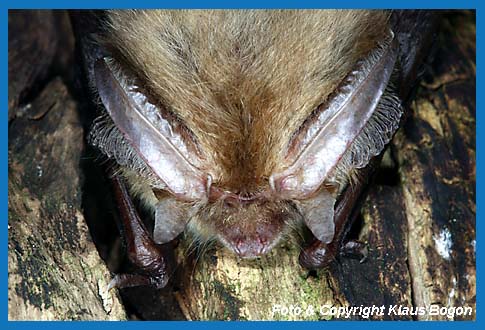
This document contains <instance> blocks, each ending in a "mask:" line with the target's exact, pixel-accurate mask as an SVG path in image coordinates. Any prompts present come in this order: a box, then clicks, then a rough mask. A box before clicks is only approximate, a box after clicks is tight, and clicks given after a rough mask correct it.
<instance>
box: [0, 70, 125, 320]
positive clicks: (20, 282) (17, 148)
mask: <svg viewBox="0 0 485 330" xmlns="http://www.w3.org/2000/svg"><path fill="white" fill-rule="evenodd" d="M31 110H32V111H30V112H29V114H26V115H25V116H23V117H22V118H17V119H15V120H14V121H13V122H12V123H11V125H10V128H9V238H8V250H9V254H8V261H9V279H8V296H9V303H8V317H9V319H10V320H73V319H74V320H108V319H111V320H119V319H124V318H125V317H126V316H125V313H124V310H123V307H122V305H121V304H120V302H119V299H118V297H117V296H116V295H113V292H111V293H107V292H106V287H107V285H108V281H109V279H110V273H109V272H108V270H107V269H106V266H105V265H104V263H103V262H102V260H101V259H100V258H99V255H98V252H97V250H96V247H95V246H94V244H93V242H92V240H91V238H90V235H89V230H88V227H87V225H86V223H85V221H84V217H83V213H82V209H81V194H82V191H81V177H82V176H81V172H80V167H79V161H80V157H81V152H82V148H83V142H82V141H83V129H82V126H81V123H80V121H79V114H78V112H77V108H76V104H75V103H74V101H73V100H72V98H71V97H70V95H69V93H68V92H67V89H66V87H65V86H64V85H63V84H62V82H61V81H60V80H59V79H55V80H53V81H52V82H51V83H49V85H48V86H47V87H46V88H45V89H44V90H43V91H42V93H41V94H40V95H39V96H38V97H37V98H36V99H35V101H33V103H32V104H31Z"/></svg>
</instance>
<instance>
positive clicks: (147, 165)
mask: <svg viewBox="0 0 485 330" xmlns="http://www.w3.org/2000/svg"><path fill="white" fill-rule="evenodd" d="M94 73H95V74H94V75H95V83H96V87H97V89H98V93H99V96H100V99H101V101H102V103H103V105H104V107H105V108H106V111H107V113H108V115H109V119H110V123H111V125H109V124H108V125H106V123H104V125H97V126H96V124H95V126H94V127H93V129H92V131H91V132H92V133H91V136H90V140H91V143H92V144H93V145H95V146H98V147H99V148H100V149H101V150H102V151H103V152H104V153H105V154H106V155H108V156H111V157H113V158H115V160H116V161H117V162H118V163H119V164H120V165H123V166H128V167H130V168H132V169H133V170H135V171H137V172H138V173H140V174H142V175H145V176H148V177H151V178H155V180H154V181H157V183H155V185H156V186H158V188H160V189H166V190H168V191H169V192H170V193H172V194H173V195H174V196H176V197H177V198H179V199H181V200H187V201H195V200H205V199H207V190H206V188H207V186H208V182H207V181H208V175H207V174H205V173H203V172H202V171H201V170H200V169H199V167H200V166H201V163H202V157H201V155H200V153H199V152H198V150H197V148H196V146H195V144H194V141H192V140H191V139H190V137H189V134H188V133H187V131H186V130H184V127H183V124H182V123H181V122H180V121H177V120H176V119H174V118H170V116H167V115H166V113H165V112H163V109H161V108H160V107H157V106H155V105H154V104H153V103H151V102H150V101H149V100H148V98H147V96H146V95H144V94H143V93H142V92H141V91H140V88H139V87H138V86H137V85H136V84H135V83H134V81H133V80H130V79H129V78H128V77H127V75H126V74H124V73H123V71H122V70H121V68H120V66H119V65H118V64H117V63H116V62H114V61H113V60H112V59H109V58H104V59H99V60H98V61H97V62H96V63H95V65H94ZM98 123H99V121H98ZM107 141H110V143H106V142H107ZM113 141H114V142H113ZM120 150H121V151H120Z"/></svg>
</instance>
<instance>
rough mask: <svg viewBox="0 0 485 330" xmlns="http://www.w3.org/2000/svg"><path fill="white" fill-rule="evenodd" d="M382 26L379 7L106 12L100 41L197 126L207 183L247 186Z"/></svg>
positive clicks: (246, 189)
mask: <svg viewBox="0 0 485 330" xmlns="http://www.w3.org/2000/svg"><path fill="white" fill-rule="evenodd" d="M386 24H387V15H386V14H385V13H383V12H380V11H348V10H343V11H335V10H305V11H293V10H283V11H270V10H250V11H248V10H237V11H227V10H226V11H218V10H190V11H181V10H176V11H112V12H109V13H108V30H109V35H110V38H109V42H108V45H107V46H109V47H110V48H111V49H112V50H115V54H117V59H118V60H119V61H121V62H123V63H124V64H125V65H128V66H129V67H130V68H131V71H132V72H134V73H136V74H137V76H138V77H139V78H140V79H141V80H142V81H144V82H145V83H146V84H147V89H148V90H150V92H151V93H152V94H153V95H154V97H155V98H156V99H157V101H159V102H160V103H161V104H163V105H164V106H165V107H166V108H168V109H169V110H170V111H172V112H173V113H175V114H176V115H177V116H178V117H179V118H180V119H181V120H182V121H183V122H184V123H185V125H186V126H187V127H188V128H189V129H190V130H191V131H192V132H193V133H194V135H195V136H196V138H197V140H198V141H199V143H200V146H201V148H202V150H203V152H204V154H205V156H206V158H207V162H206V164H205V166H206V168H204V170H205V171H207V172H209V173H211V174H212V176H213V178H214V184H215V185H217V186H219V187H221V188H223V189H227V190H231V191H233V192H236V193H237V192H240V193H251V192H254V191H256V190H259V189H262V187H264V188H266V186H267V177H268V176H269V175H270V174H271V172H272V170H273V169H274V168H275V166H276V165H277V164H278V163H279V162H280V161H281V160H282V157H283V153H284V151H285V147H286V145H287V143H288V140H289V138H290V136H291V134H292V133H293V132H294V131H296V130H297V129H298V127H299V126H300V125H301V124H302V122H303V121H304V120H305V119H306V118H307V117H308V115H309V114H310V113H311V112H312V111H313V110H314V109H315V108H316V107H317V106H318V105H319V104H321V103H322V102H324V101H325V99H326V98H327V97H328V95H329V94H330V93H331V92H332V90H333V89H334V88H335V86H336V84H338V83H339V82H340V81H341V80H342V79H343V77H344V76H345V75H346V74H347V73H348V72H349V70H351V68H352V66H353V65H354V64H355V62H356V61H357V60H359V59H361V58H362V57H364V56H365V54H366V53H367V52H368V51H369V50H370V49H371V48H373V47H375V45H376V43H377V42H378V41H379V40H380V39H381V38H382V36H383V34H384V33H386V28H385V26H386Z"/></svg>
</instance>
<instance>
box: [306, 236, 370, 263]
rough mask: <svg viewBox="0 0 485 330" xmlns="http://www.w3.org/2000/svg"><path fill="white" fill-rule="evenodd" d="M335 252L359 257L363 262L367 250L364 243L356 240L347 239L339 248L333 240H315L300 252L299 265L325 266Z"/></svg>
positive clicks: (333, 256) (331, 259)
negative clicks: (328, 241)
mask: <svg viewBox="0 0 485 330" xmlns="http://www.w3.org/2000/svg"><path fill="white" fill-rule="evenodd" d="M337 253H338V254H339V255H341V256H344V257H350V258H357V259H360V263H363V262H365V261H366V260H367V257H368V255H369V250H368V248H367V245H366V244H365V243H363V242H360V241H356V240H351V241H348V242H346V243H345V244H343V245H342V246H341V247H340V248H338V247H337V244H336V243H334V242H331V243H329V244H325V243H323V242H321V241H319V240H315V241H314V242H313V243H312V244H311V245H310V246H309V247H307V248H306V249H304V250H303V251H302V252H301V253H300V257H299V261H300V265H302V266H303V267H305V268H308V269H319V268H325V267H327V266H328V265H329V264H330V263H331V262H332V261H334V260H335V258H336V256H337Z"/></svg>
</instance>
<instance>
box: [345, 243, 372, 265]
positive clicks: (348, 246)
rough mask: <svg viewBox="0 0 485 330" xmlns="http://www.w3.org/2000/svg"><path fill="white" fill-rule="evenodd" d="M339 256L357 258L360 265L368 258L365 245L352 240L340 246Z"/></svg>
mask: <svg viewBox="0 0 485 330" xmlns="http://www.w3.org/2000/svg"><path fill="white" fill-rule="evenodd" d="M340 254H341V255H343V256H348V257H355V258H358V259H359V262H360V263H364V262H365V261H366V260H367V258H368V256H369V249H368V248H367V244H365V243H363V242H360V241H356V240H352V241H348V242H346V243H345V244H344V245H343V246H342V248H341V250H340Z"/></svg>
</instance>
